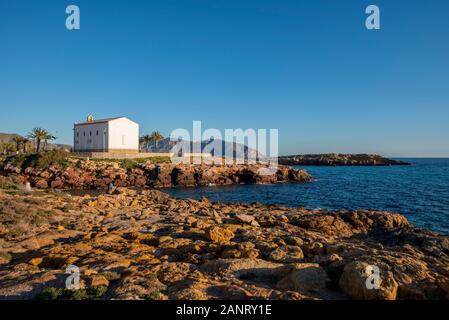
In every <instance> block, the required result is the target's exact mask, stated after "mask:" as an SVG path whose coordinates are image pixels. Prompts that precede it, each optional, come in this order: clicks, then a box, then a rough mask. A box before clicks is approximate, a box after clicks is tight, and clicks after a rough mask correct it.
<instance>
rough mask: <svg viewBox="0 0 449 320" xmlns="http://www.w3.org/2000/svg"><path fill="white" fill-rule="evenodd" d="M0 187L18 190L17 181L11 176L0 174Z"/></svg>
mask: <svg viewBox="0 0 449 320" xmlns="http://www.w3.org/2000/svg"><path fill="white" fill-rule="evenodd" d="M0 189H5V190H18V189H19V183H18V182H17V181H15V180H14V179H13V178H11V177H4V176H0Z"/></svg>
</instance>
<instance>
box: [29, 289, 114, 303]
mask: <svg viewBox="0 0 449 320" xmlns="http://www.w3.org/2000/svg"><path fill="white" fill-rule="evenodd" d="M107 291H108V288H107V287H105V286H97V287H93V288H89V289H87V290H86V289H79V290H70V289H63V288H54V287H50V288H45V289H44V290H42V291H41V292H40V293H38V294H37V295H36V297H35V298H36V299H37V300H97V299H101V298H102V297H103V296H104V295H105V294H106V292H107Z"/></svg>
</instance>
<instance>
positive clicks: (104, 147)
mask: <svg viewBox="0 0 449 320" xmlns="http://www.w3.org/2000/svg"><path fill="white" fill-rule="evenodd" d="M73 151H74V152H77V153H95V152H101V153H111V154H118V155H119V154H123V155H125V154H135V153H139V124H137V123H136V122H134V121H132V120H130V119H128V118H126V117H117V118H110V119H101V120H94V118H93V116H88V117H87V120H86V121H85V122H79V123H75V124H74V129H73Z"/></svg>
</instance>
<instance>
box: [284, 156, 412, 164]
mask: <svg viewBox="0 0 449 320" xmlns="http://www.w3.org/2000/svg"><path fill="white" fill-rule="evenodd" d="M279 163H280V164H284V165H289V166H394V165H410V163H408V162H405V161H400V160H393V159H388V158H384V157H382V156H379V155H375V154H336V153H330V154H305V155H294V156H283V157H279Z"/></svg>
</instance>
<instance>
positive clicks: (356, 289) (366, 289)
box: [339, 261, 398, 300]
mask: <svg viewBox="0 0 449 320" xmlns="http://www.w3.org/2000/svg"><path fill="white" fill-rule="evenodd" d="M368 266H369V264H368V263H366V262H360V261H355V262H351V263H349V264H347V265H346V266H345V267H344V269H343V274H342V276H341V278H340V281H339V286H340V288H341V290H343V292H345V293H346V294H347V295H348V296H349V297H351V298H352V299H356V300H395V299H396V296H397V292H398V283H397V282H396V280H395V279H394V277H393V273H392V272H391V271H389V270H388V267H387V266H386V265H384V264H380V265H378V266H377V267H378V268H379V270H380V274H379V278H378V279H379V280H378V282H377V283H378V285H379V287H378V288H375V287H374V288H373V287H372V286H369V285H368V283H369V282H370V279H368V277H370V276H371V277H373V275H371V274H370V273H369V268H368ZM373 279H375V278H373ZM374 281H375V280H374ZM371 283H373V282H371Z"/></svg>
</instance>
